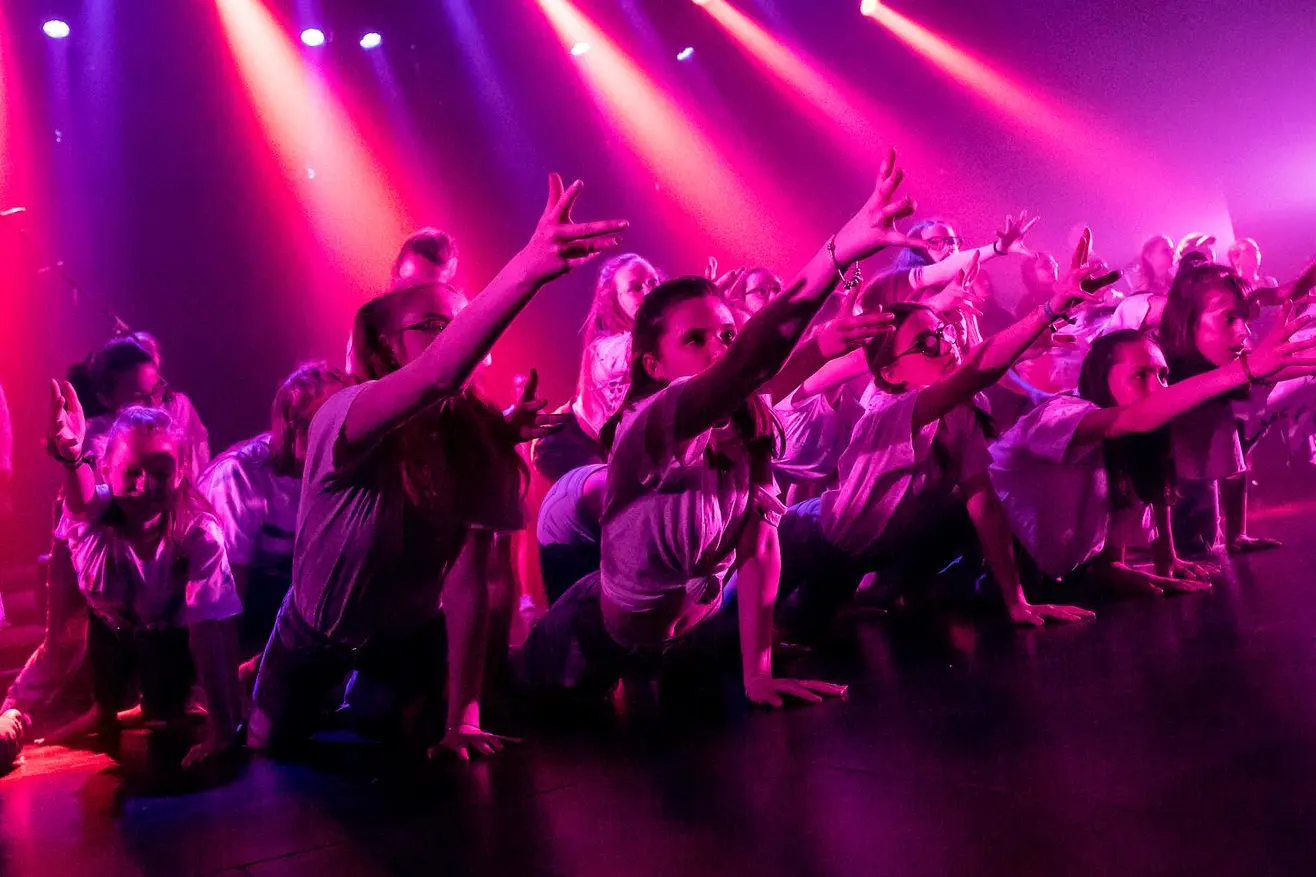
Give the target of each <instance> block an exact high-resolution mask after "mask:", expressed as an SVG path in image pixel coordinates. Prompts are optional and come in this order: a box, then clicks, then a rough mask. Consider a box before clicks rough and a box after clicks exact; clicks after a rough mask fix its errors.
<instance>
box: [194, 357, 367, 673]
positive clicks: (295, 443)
mask: <svg viewBox="0 0 1316 877" xmlns="http://www.w3.org/2000/svg"><path fill="white" fill-rule="evenodd" d="M350 383H351V381H350V379H349V378H348V377H347V375H345V374H343V373H342V372H341V371H339V370H337V369H334V368H330V367H329V364H328V363H324V362H317V363H307V364H306V365H303V366H301V367H299V368H298V369H297V370H296V371H295V372H293V373H292V374H291V375H289V376H288V378H287V379H286V380H284V382H283V384H282V385H281V386H280V387H279V390H278V392H277V393H275V395H274V405H273V410H272V412H271V418H270V421H271V422H270V431H269V432H266V433H262V434H261V435H258V436H256V437H255V438H252V439H248V440H247V441H245V442H242V443H240V444H238V445H235V446H234V447H232V448H230V449H229V450H227V451H225V452H224V453H223V454H220V455H219V456H218V457H216V458H215V460H214V462H212V463H211V464H210V466H209V468H207V469H206V471H205V473H204V474H203V475H202V476H201V483H200V485H199V487H200V490H201V493H202V495H203V496H205V498H206V500H207V501H209V503H210V505H211V507H212V508H213V509H214V511H215V516H216V517H217V518H218V519H219V523H220V526H221V528H222V529H223V532H224V546H225V549H226V551H227V553H228V560H229V565H230V567H231V568H232V570H233V579H234V581H235V582H236V585H237V590H238V596H239V597H241V598H242V609H243V611H242V631H241V637H240V642H241V644H242V649H243V652H244V653H245V654H244V657H246V658H249V660H247V661H246V662H245V663H244V664H242V666H241V667H240V668H239V675H240V676H241V677H242V678H243V679H244V680H247V681H254V678H255V673H256V669H257V668H258V667H259V666H260V651H261V650H262V649H263V648H264V647H265V642H266V640H268V639H269V635H270V631H271V630H272V629H273V628H274V619H275V616H276V615H277V614H278V611H279V606H280V605H281V604H282V603H283V597H284V595H285V594H286V593H287V591H288V588H289V586H290V585H291V584H292V548H293V533H294V529H295V527H296V524H297V502H298V499H299V498H300V494H301V488H302V469H303V467H304V466H305V464H306V439H307V432H308V430H309V429H310V425H311V418H313V417H314V416H315V413H316V412H317V411H319V410H320V406H321V405H323V404H324V402H325V400H326V399H328V398H329V397H330V396H331V395H333V394H334V393H336V392H338V391H339V390H341V389H343V388H344V387H346V386H348V385H349V384H350ZM253 656H254V657H253Z"/></svg>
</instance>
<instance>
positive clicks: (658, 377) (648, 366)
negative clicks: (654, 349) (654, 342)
mask: <svg viewBox="0 0 1316 877" xmlns="http://www.w3.org/2000/svg"><path fill="white" fill-rule="evenodd" d="M640 364H641V365H643V366H644V370H645V371H646V372H648V374H649V377H651V378H653V379H654V380H655V381H662V382H663V383H666V382H667V370H666V369H664V368H663V364H662V360H660V359H658V357H656V356H654V355H653V354H652V353H646V354H643V355H642V356H641V357H640Z"/></svg>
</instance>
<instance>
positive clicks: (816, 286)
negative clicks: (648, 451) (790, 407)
mask: <svg viewBox="0 0 1316 877" xmlns="http://www.w3.org/2000/svg"><path fill="white" fill-rule="evenodd" d="M845 266H846V263H844V262H842V267H845ZM836 277H837V275H836V268H835V267H834V266H833V264H832V258H831V255H830V254H829V253H828V252H827V250H826V249H825V248H824V249H822V250H819V251H818V253H817V255H815V256H814V257H813V259H811V260H810V261H809V264H808V265H806V266H805V268H804V270H803V271H801V272H800V275H799V276H798V277H796V278H795V280H794V281H793V282H792V283H791V285H790V288H789V289H788V290H787V291H786V292H784V293H782V294H781V295H779V296H777V297H776V298H775V299H773V300H772V301H770V302H768V304H767V305H765V306H764V307H763V309H762V310H760V311H759V312H758V313H757V314H755V315H754V316H753V317H750V319H749V322H747V323H745V327H744V329H742V330H741V332H740V335H738V336H737V337H736V340H735V341H734V342H733V343H732V345H731V348H730V349H729V350H728V351H727V353H726V355H725V356H723V357H722V358H721V359H719V360H718V361H717V362H716V363H714V364H713V365H712V366H711V367H709V368H708V369H707V370H705V371H703V372H701V373H699V374H698V375H696V376H695V377H693V378H691V380H690V382H689V385H688V386H687V387H686V390H685V393H684V395H683V397H682V405H681V409H680V411H679V412H678V415H677V423H676V430H677V436H678V437H679V438H682V439H687V438H691V437H693V436H696V435H699V434H700V433H702V432H704V431H705V430H707V429H710V428H711V427H712V426H713V425H714V424H715V423H718V422H720V421H722V420H725V419H726V418H728V417H730V416H731V414H732V413H733V412H735V410H736V409H737V408H739V407H740V406H741V405H744V404H745V401H746V400H747V399H749V397H750V396H751V395H752V394H754V393H756V392H758V390H759V388H760V387H762V386H763V385H764V384H765V383H767V382H768V380H769V379H771V378H772V377H773V376H774V375H775V374H777V372H778V371H780V370H781V367H782V365H783V364H785V362H786V358H787V357H788V356H789V355H790V353H791V351H792V350H793V349H794V348H795V345H796V344H797V343H798V342H799V340H800V336H801V335H803V334H804V330H805V328H806V327H808V325H809V323H810V322H811V321H812V320H813V318H814V316H815V315H816V314H817V313H818V310H819V309H820V308H821V307H822V305H823V302H825V301H826V300H827V296H828V295H829V294H830V293H831V291H832V287H834V286H835V285H836Z"/></svg>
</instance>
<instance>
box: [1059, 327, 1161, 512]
mask: <svg viewBox="0 0 1316 877" xmlns="http://www.w3.org/2000/svg"><path fill="white" fill-rule="evenodd" d="M1155 343H1156V342H1155V341H1154V340H1153V339H1152V337H1151V335H1149V334H1147V333H1146V332H1142V331H1139V330H1137V329H1120V330H1118V331H1115V332H1110V333H1107V334H1105V335H1101V336H1099V337H1098V338H1097V339H1096V340H1094V341H1093V342H1092V347H1091V349H1089V350H1088V354H1087V356H1085V357H1083V366H1082V368H1081V369H1080V371H1079V375H1078V396H1079V398H1080V399H1086V400H1087V401H1089V402H1092V403H1094V404H1096V405H1100V406H1101V407H1102V408H1114V407H1115V406H1116V405H1117V404H1118V403H1116V401H1115V396H1114V394H1112V393H1111V391H1110V370H1111V369H1112V368H1113V367H1114V366H1115V360H1116V357H1117V356H1118V355H1119V350H1120V348H1121V347H1123V346H1124V345H1126V344H1155ZM1102 451H1103V454H1102V456H1104V457H1105V459H1106V484H1107V488H1108V490H1109V493H1110V498H1111V505H1112V506H1113V507H1114V508H1117V509H1119V508H1128V507H1129V506H1131V505H1133V501H1134V499H1135V498H1137V499H1140V500H1142V501H1143V502H1147V503H1156V504H1164V505H1168V504H1169V503H1170V502H1171V501H1173V499H1174V495H1175V469H1174V454H1173V452H1172V450H1171V444H1170V427H1169V425H1166V426H1162V427H1161V428H1160V429H1157V430H1153V431H1152V432H1145V433H1132V434H1130V435H1125V436H1120V437H1119V438H1113V439H1106V440H1105V441H1104V442H1102Z"/></svg>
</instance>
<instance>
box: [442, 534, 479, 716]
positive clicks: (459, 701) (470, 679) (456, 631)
mask: <svg viewBox="0 0 1316 877" xmlns="http://www.w3.org/2000/svg"><path fill="white" fill-rule="evenodd" d="M489 542H490V534H489V533H487V532H483V531H472V532H471V533H470V534H469V535H468V536H467V537H466V544H465V546H464V547H463V548H462V551H461V555H460V556H459V557H458V559H457V563H456V564H455V565H454V566H453V569H452V571H451V572H450V573H449V574H448V580H447V582H446V583H445V584H444V587H443V614H444V621H445V624H446V627H447V632H448V717H447V726H446V727H447V729H448V730H453V729H456V728H459V727H462V726H463V725H465V726H470V727H475V728H478V727H479V726H480V691H481V688H482V687H483V685H484V666H485V651H486V647H487V642H488V638H489V582H488V561H489V551H490V544H489Z"/></svg>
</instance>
